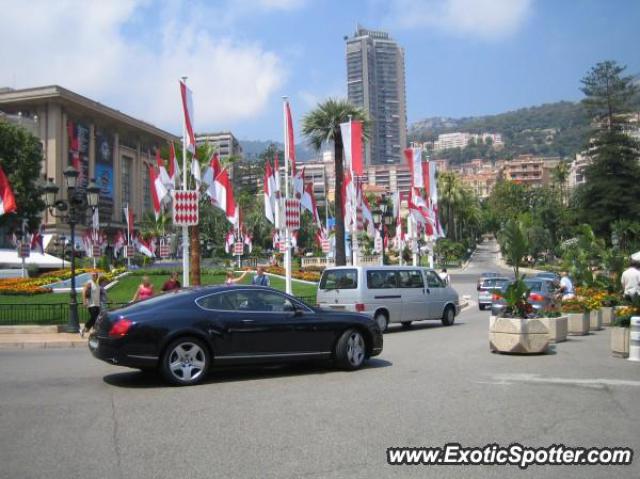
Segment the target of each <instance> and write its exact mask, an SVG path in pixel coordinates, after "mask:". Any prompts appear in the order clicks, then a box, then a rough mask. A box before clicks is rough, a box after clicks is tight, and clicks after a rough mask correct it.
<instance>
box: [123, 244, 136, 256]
mask: <svg viewBox="0 0 640 479" xmlns="http://www.w3.org/2000/svg"><path fill="white" fill-rule="evenodd" d="M135 253H136V250H135V248H134V247H133V246H129V245H128V246H125V247H124V256H125V258H133V256H134V255H135Z"/></svg>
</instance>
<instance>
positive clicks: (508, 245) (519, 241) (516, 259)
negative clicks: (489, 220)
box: [498, 219, 529, 280]
mask: <svg viewBox="0 0 640 479" xmlns="http://www.w3.org/2000/svg"><path fill="white" fill-rule="evenodd" d="M498 240H499V241H500V246H501V248H502V252H503V253H504V255H505V256H506V257H507V259H508V260H509V262H510V263H511V265H512V266H513V272H514V274H515V278H516V280H519V279H520V262H521V261H522V257H523V256H524V255H525V254H527V250H528V249H529V242H528V240H527V235H526V233H525V230H524V227H523V225H522V222H521V221H520V220H518V219H510V220H509V221H507V223H506V224H505V226H504V228H502V230H501V231H500V234H499V235H498Z"/></svg>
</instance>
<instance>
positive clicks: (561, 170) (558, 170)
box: [551, 161, 569, 204]
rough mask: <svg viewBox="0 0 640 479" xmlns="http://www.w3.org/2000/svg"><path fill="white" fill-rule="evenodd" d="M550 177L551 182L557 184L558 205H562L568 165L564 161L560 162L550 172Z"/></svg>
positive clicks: (567, 176)
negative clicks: (558, 193) (558, 189)
mask: <svg viewBox="0 0 640 479" xmlns="http://www.w3.org/2000/svg"><path fill="white" fill-rule="evenodd" d="M551 175H552V176H553V181H554V182H555V183H557V184H558V186H559V188H560V203H562V204H564V197H565V194H564V190H565V185H566V183H567V180H568V179H569V165H568V164H567V162H566V161H561V162H560V163H558V164H557V165H556V166H555V167H554V168H553V170H552V172H551Z"/></svg>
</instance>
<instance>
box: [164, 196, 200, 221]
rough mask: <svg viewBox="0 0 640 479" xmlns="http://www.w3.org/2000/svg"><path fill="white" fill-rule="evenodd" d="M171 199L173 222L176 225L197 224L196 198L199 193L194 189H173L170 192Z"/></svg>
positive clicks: (197, 198)
mask: <svg viewBox="0 0 640 479" xmlns="http://www.w3.org/2000/svg"><path fill="white" fill-rule="evenodd" d="M171 197H172V199H173V224H174V225H176V226H194V225H197V224H198V221H199V216H198V200H199V197H200V195H199V193H198V192H197V191H195V190H174V191H172V192H171Z"/></svg>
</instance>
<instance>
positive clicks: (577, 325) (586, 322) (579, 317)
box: [567, 312, 591, 336]
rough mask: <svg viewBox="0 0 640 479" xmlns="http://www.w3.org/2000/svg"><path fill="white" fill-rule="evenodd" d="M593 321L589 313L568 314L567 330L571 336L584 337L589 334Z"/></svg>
mask: <svg viewBox="0 0 640 479" xmlns="http://www.w3.org/2000/svg"><path fill="white" fill-rule="evenodd" d="M590 326H591V319H590V315H589V312H585V313H567V328H568V334H569V336H584V335H585V334H589V327H590Z"/></svg>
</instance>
